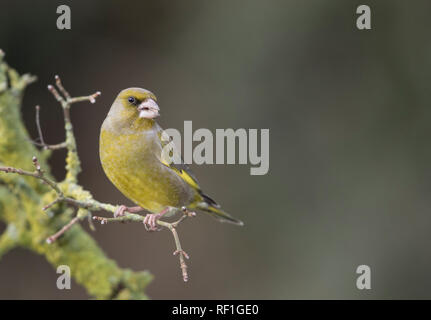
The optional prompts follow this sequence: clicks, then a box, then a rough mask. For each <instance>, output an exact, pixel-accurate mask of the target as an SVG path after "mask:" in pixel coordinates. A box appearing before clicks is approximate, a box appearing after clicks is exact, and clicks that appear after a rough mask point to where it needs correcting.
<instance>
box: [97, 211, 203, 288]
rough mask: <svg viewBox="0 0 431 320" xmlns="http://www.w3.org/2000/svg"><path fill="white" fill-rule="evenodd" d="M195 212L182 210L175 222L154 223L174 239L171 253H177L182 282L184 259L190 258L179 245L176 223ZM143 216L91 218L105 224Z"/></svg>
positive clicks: (128, 214)
mask: <svg viewBox="0 0 431 320" xmlns="http://www.w3.org/2000/svg"><path fill="white" fill-rule="evenodd" d="M195 215H196V214H195V213H194V212H188V211H184V210H183V215H182V216H181V218H179V219H178V220H177V221H175V222H166V221H161V220H157V221H156V223H157V224H158V225H159V226H161V227H164V228H167V229H169V230H170V231H171V233H172V235H173V237H174V241H175V251H174V253H173V255H178V256H179V260H180V268H181V273H182V276H183V280H184V282H187V281H188V280H189V276H188V272H187V264H186V261H185V259H190V257H189V255H188V254H187V253H186V252H185V251H184V250H183V248H182V247H181V241H180V237H179V236H178V232H177V230H176V228H177V227H178V225H179V224H180V223H181V222H182V221H184V220H185V219H186V218H187V217H194V216H195ZM144 219H145V217H144V216H141V215H139V214H135V213H129V212H125V214H124V216H121V217H116V218H106V217H100V216H93V220H95V221H99V222H100V224H107V223H108V222H141V223H143V221H144Z"/></svg>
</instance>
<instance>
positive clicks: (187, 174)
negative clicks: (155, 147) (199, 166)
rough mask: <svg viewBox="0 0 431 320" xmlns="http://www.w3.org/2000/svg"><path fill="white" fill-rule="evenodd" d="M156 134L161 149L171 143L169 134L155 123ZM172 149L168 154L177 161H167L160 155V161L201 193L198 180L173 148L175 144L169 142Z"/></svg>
mask: <svg viewBox="0 0 431 320" xmlns="http://www.w3.org/2000/svg"><path fill="white" fill-rule="evenodd" d="M157 135H158V137H159V140H160V143H161V147H162V150H163V148H164V147H165V146H166V145H167V144H168V143H172V142H171V139H170V137H169V135H168V134H167V133H166V132H165V131H164V130H163V129H162V128H161V127H160V126H158V125H157ZM171 146H172V149H171V152H173V154H170V155H169V156H170V157H171V158H174V159H178V160H179V161H177V162H179V163H173V162H172V163H168V162H167V161H166V160H164V159H163V157H160V161H161V162H162V163H163V164H164V165H165V166H167V167H168V168H170V169H172V170H173V171H174V172H175V173H176V174H177V175H179V176H180V177H181V179H183V180H184V181H185V182H187V184H189V185H190V186H191V187H192V188H193V189H195V190H196V191H198V192H199V193H202V191H201V188H200V187H199V183H198V180H197V179H196V177H195V175H194V174H193V172H192V171H191V169H190V168H189V166H188V165H187V164H185V163H184V160H183V158H182V156H181V155H180V153H179V152H178V150H177V149H176V148H175V145H174V144H173V143H172V144H171Z"/></svg>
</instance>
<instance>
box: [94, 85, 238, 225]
mask: <svg viewBox="0 0 431 320" xmlns="http://www.w3.org/2000/svg"><path fill="white" fill-rule="evenodd" d="M156 101H157V98H156V96H155V95H154V94H153V93H152V92H150V91H148V90H145V89H141V88H129V89H125V90H123V91H121V92H120V93H119V94H118V96H117V98H116V99H115V101H114V103H113V104H112V106H111V109H110V110H109V113H108V115H107V117H106V119H105V120H104V122H103V124H102V127H101V130H100V150H99V153H100V160H101V163H102V167H103V170H104V171H105V173H106V175H107V176H108V178H109V180H110V181H111V182H112V183H113V184H114V185H115V186H116V187H117V188H118V189H119V190H120V191H121V192H122V193H123V194H124V195H125V196H126V197H127V198H129V199H130V200H131V201H132V202H134V203H135V204H137V205H138V206H136V207H126V206H124V205H122V206H119V207H118V209H117V211H116V212H115V216H121V215H124V213H125V212H132V213H133V212H140V211H143V210H146V211H149V212H150V213H149V214H147V215H146V216H145V219H144V223H145V224H146V226H147V227H149V228H150V230H155V229H156V222H157V220H158V219H159V218H161V217H162V216H163V215H167V214H168V213H172V212H174V213H175V212H177V211H183V212H188V213H192V214H194V212H192V211H189V210H202V211H204V212H207V213H209V214H210V215H212V216H213V217H215V218H217V219H218V220H219V221H221V222H230V223H234V224H237V225H243V223H242V222H241V221H240V220H237V219H235V218H234V217H232V216H231V215H229V214H228V213H226V212H225V211H223V210H222V209H221V208H220V206H219V205H218V204H217V203H216V202H215V201H214V200H212V199H211V198H210V197H209V196H207V195H206V194H205V193H203V191H202V190H201V188H200V187H199V184H198V181H197V180H196V178H195V176H194V175H193V173H192V172H191V170H190V168H189V167H188V166H187V165H186V164H185V163H184V162H183V161H181V163H179V164H178V163H171V164H169V163H168V162H167V161H165V160H164V159H163V157H162V149H163V147H164V146H166V143H168V142H166V139H164V138H165V136H163V135H164V134H165V135H166V133H164V132H163V129H162V128H161V127H160V126H159V125H158V124H157V122H156V121H155V119H156V118H157V117H158V116H159V115H160V114H159V111H160V109H159V106H158V105H157V103H156ZM170 143H172V142H170ZM175 152H177V151H175ZM180 159H181V157H180ZM177 162H178V161H177Z"/></svg>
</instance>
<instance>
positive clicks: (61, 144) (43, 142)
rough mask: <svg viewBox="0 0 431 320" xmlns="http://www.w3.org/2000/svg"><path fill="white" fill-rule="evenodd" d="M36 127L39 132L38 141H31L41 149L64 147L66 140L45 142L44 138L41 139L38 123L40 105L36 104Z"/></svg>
mask: <svg viewBox="0 0 431 320" xmlns="http://www.w3.org/2000/svg"><path fill="white" fill-rule="evenodd" d="M36 127H37V132H38V134H39V141H40V143H38V142H35V141H32V143H33V144H35V145H37V146H39V147H42V148H43V149H49V150H57V149H63V148H66V142H62V143H58V144H46V143H45V140H44V139H43V134H42V127H41V125H40V106H38V105H37V106H36Z"/></svg>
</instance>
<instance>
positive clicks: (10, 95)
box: [0, 50, 152, 299]
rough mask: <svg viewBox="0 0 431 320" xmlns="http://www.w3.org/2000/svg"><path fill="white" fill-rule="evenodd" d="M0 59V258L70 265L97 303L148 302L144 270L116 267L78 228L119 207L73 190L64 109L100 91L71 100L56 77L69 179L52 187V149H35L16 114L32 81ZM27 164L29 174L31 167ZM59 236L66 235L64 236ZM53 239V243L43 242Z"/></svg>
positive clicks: (73, 156) (73, 153)
mask: <svg viewBox="0 0 431 320" xmlns="http://www.w3.org/2000/svg"><path fill="white" fill-rule="evenodd" d="M3 57H4V53H3V52H2V51H1V50H0V166H1V169H0V171H1V172H0V221H2V222H4V223H6V225H7V228H6V231H4V232H3V234H2V235H1V236H0V257H1V256H3V255H4V254H5V253H6V252H8V251H9V250H11V249H12V248H14V247H16V246H21V247H25V248H27V249H29V250H31V251H34V252H36V253H38V254H41V255H43V256H44V257H45V258H46V259H47V261H48V262H49V263H51V264H52V265H53V266H54V268H57V266H59V265H62V264H64V265H68V266H69V267H70V268H71V270H72V276H73V277H74V278H75V280H76V281H77V282H78V283H80V284H81V285H83V286H84V287H85V288H86V289H87V291H88V293H89V294H90V295H92V296H94V297H96V298H99V299H107V298H118V299H143V298H146V294H145V288H146V286H147V284H148V283H149V282H150V281H151V278H152V276H151V275H150V274H149V273H148V272H146V271H144V272H132V271H131V270H128V269H122V268H119V267H118V265H117V264H116V263H115V261H113V260H111V259H109V258H107V257H106V255H105V254H104V253H103V251H102V250H101V249H100V248H99V247H98V246H97V244H96V243H95V241H94V240H93V239H92V238H91V237H90V236H89V235H88V234H87V232H85V231H84V230H83V229H82V228H81V226H80V225H79V224H78V223H76V222H77V221H78V220H82V219H84V218H87V219H88V218H90V217H91V210H95V208H101V209H103V210H108V211H110V212H113V211H114V210H115V208H116V207H115V206H113V205H109V204H101V203H99V202H97V201H95V200H94V199H93V198H92V196H91V193H90V192H88V191H86V190H84V189H83V188H82V187H81V186H80V185H78V184H77V175H78V173H79V171H80V165H79V158H78V155H77V150H76V141H75V138H74V135H73V128H72V125H71V123H70V117H69V115H70V113H69V108H70V105H71V104H73V103H76V102H80V101H90V102H94V99H95V98H96V97H97V96H98V95H99V94H100V93H96V94H93V95H89V96H84V97H79V98H70V95H68V93H67V91H66V90H64V88H63V87H62V84H61V82H60V80H59V79H56V85H57V87H58V89H59V92H60V93H61V94H63V95H64V96H65V97H66V98H65V99H63V101H61V99H60V102H61V105H62V107H63V114H64V117H65V130H66V140H65V141H64V146H65V147H67V149H68V156H67V175H66V178H65V179H64V180H63V181H61V182H56V181H55V180H54V179H53V178H52V177H51V175H50V174H49V167H48V165H47V157H48V156H49V154H50V150H42V151H39V150H37V149H36V148H35V147H34V145H33V144H31V143H29V142H28V141H29V140H30V137H29V135H28V133H27V130H26V129H25V127H24V124H23V121H22V117H21V113H20V106H21V102H22V95H23V91H24V89H25V87H26V86H27V85H28V84H29V83H31V82H32V81H34V80H35V77H33V76H30V75H22V76H20V75H19V74H18V73H17V72H16V71H15V70H13V69H12V68H10V67H9V66H8V65H7V64H6V63H5V62H4V61H3ZM57 94H58V95H59V93H58V91H57ZM54 96H55V95H54ZM57 98H58V97H56V99H57ZM37 112H38V111H37ZM38 117H39V115H38V114H37V118H38ZM37 122H39V118H38V119H37ZM39 126H40V123H39ZM38 133H39V136H40V139H41V140H40V141H41V144H45V141H44V140H42V139H43V138H41V131H39V130H38ZM42 147H44V148H43V149H49V148H45V146H42ZM33 157H34V158H33ZM32 158H33V169H31V166H30V163H31V162H30V161H29V159H32ZM5 163H8V164H14V167H9V166H5V165H4V164H5ZM6 173H7V174H6ZM40 182H42V183H40ZM67 205H73V206H76V207H78V208H79V209H78V212H77V213H76V215H75V216H74V217H73V218H71V214H72V213H73V211H72V210H71V209H70V208H68V207H67ZM42 208H44V209H45V210H42ZM89 221H91V220H89ZM58 230H60V231H63V232H62V234H63V233H64V234H63V236H62V237H59V236H60V235H61V234H59V232H58ZM66 231H67V232H66ZM50 236H51V237H53V239H52V238H51V240H56V241H53V242H52V243H51V244H47V243H46V239H47V238H48V239H49V237H50ZM119 288H120V289H119Z"/></svg>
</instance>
